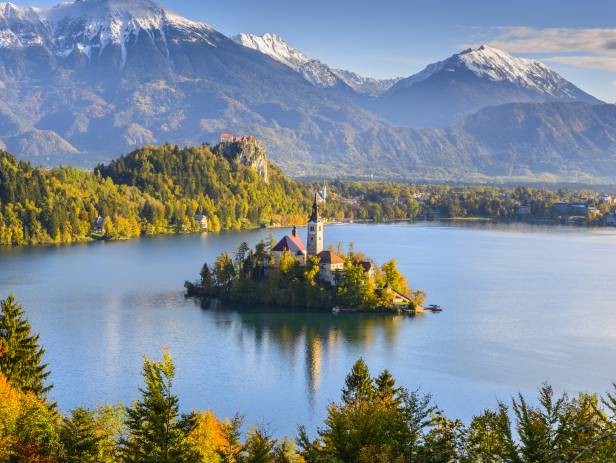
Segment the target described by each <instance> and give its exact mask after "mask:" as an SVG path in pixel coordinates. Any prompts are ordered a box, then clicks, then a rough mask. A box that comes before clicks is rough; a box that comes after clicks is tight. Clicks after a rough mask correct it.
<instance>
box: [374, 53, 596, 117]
mask: <svg viewBox="0 0 616 463" xmlns="http://www.w3.org/2000/svg"><path fill="white" fill-rule="evenodd" d="M552 101H560V102H572V101H581V102H586V103H592V104H594V103H601V102H600V101H599V100H597V99H596V98H595V97H593V96H591V95H589V94H588V93H586V92H584V91H583V90H581V89H579V88H578V87H576V86H575V85H573V84H572V83H570V82H568V81H567V80H565V79H564V78H563V77H562V76H560V75H559V74H558V73H556V72H554V71H553V70H551V69H549V68H548V67H547V66H545V65H544V64H542V63H540V62H539V61H535V60H530V59H525V58H515V57H513V56H511V55H510V54H508V53H506V52H504V51H501V50H497V49H495V48H491V47H488V46H485V45H482V46H480V47H478V48H469V49H467V50H464V51H462V52H460V53H457V54H455V55H453V56H451V57H449V58H447V59H446V60H443V61H439V62H437V63H433V64H430V65H429V66H427V67H426V68H425V69H424V70H422V71H421V72H419V73H417V74H415V75H413V76H411V77H408V78H406V79H403V80H401V81H400V82H398V83H397V84H396V85H394V86H393V87H392V88H390V89H389V90H388V91H387V92H386V93H385V94H383V96H382V97H381V98H379V100H378V101H377V102H376V104H375V105H374V106H373V109H374V110H375V111H377V112H378V113H379V114H381V115H382V116H383V117H384V118H385V119H387V120H388V121H390V122H391V123H393V124H395V125H403V126H413V127H448V126H451V125H454V124H455V123H457V122H460V121H461V120H462V119H463V118H464V117H466V116H468V115H470V114H472V113H474V112H476V111H478V110H480V109H482V108H485V107H487V106H497V105H500V104H506V103H520V102H533V103H539V102H552Z"/></svg>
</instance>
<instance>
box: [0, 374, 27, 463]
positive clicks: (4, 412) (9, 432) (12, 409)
mask: <svg viewBox="0 0 616 463" xmlns="http://www.w3.org/2000/svg"><path fill="white" fill-rule="evenodd" d="M21 396H22V394H21V393H20V392H19V391H17V390H16V389H15V388H13V387H12V386H11V385H10V384H9V382H8V380H7V379H6V378H5V377H4V375H3V374H1V373H0V461H8V459H9V456H10V455H11V454H12V449H13V447H14V444H15V423H16V422H17V419H18V418H19V415H20V414H21V410H22V403H21Z"/></svg>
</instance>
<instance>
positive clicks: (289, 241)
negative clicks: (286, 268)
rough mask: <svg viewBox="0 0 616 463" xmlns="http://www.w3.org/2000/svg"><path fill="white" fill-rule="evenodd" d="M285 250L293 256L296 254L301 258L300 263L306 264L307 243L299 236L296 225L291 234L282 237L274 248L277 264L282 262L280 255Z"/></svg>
mask: <svg viewBox="0 0 616 463" xmlns="http://www.w3.org/2000/svg"><path fill="white" fill-rule="evenodd" d="M283 252H288V253H289V254H291V255H292V256H295V257H296V258H297V259H298V260H299V262H300V264H302V265H306V256H307V250H306V245H305V244H304V243H303V241H302V240H301V238H300V237H299V236H297V228H296V227H293V231H292V232H291V235H290V236H289V235H287V236H285V237H284V238H282V239H281V240H280V241H278V244H276V246H274V248H273V249H272V253H273V254H274V260H275V262H276V265H278V264H280V256H281V255H282V253H283Z"/></svg>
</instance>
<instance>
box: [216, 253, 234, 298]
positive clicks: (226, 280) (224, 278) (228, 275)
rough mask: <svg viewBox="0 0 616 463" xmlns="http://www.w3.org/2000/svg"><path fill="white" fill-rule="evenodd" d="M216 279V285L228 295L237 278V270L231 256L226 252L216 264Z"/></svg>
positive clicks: (217, 259)
mask: <svg viewBox="0 0 616 463" xmlns="http://www.w3.org/2000/svg"><path fill="white" fill-rule="evenodd" d="M214 277H215V279H216V285H217V286H218V287H219V288H220V289H222V290H223V291H224V292H226V293H228V292H229V291H230V290H231V284H232V283H233V278H234V277H235V268H234V267H233V261H232V260H231V256H229V254H227V253H226V252H223V253H222V254H221V255H220V256H218V257H217V258H216V262H215V264H214Z"/></svg>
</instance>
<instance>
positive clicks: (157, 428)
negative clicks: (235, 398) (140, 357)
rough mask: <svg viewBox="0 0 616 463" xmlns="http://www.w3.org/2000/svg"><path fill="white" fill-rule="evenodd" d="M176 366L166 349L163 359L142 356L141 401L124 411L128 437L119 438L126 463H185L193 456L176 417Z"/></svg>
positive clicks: (192, 458)
mask: <svg viewBox="0 0 616 463" xmlns="http://www.w3.org/2000/svg"><path fill="white" fill-rule="evenodd" d="M174 375H175V367H174V365H173V362H172V361H171V357H170V355H169V354H168V353H167V352H165V353H164V354H163V360H162V361H160V362H156V361H154V360H149V359H147V358H146V359H145V360H144V362H143V378H144V380H145V387H144V388H140V391H141V395H142V397H141V400H138V401H135V402H134V403H133V406H132V407H130V408H128V409H127V411H126V414H127V420H126V427H127V431H128V432H127V437H126V438H125V439H123V440H122V447H123V456H124V461H125V462H126V463H180V462H181V463H187V462H192V461H195V459H196V456H195V453H194V452H193V450H192V448H191V446H190V444H189V443H188V440H187V438H186V433H185V430H184V429H183V427H182V423H181V421H180V420H179V418H178V414H179V406H178V398H177V396H175V395H174V394H173V392H172V384H173V377H174Z"/></svg>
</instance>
